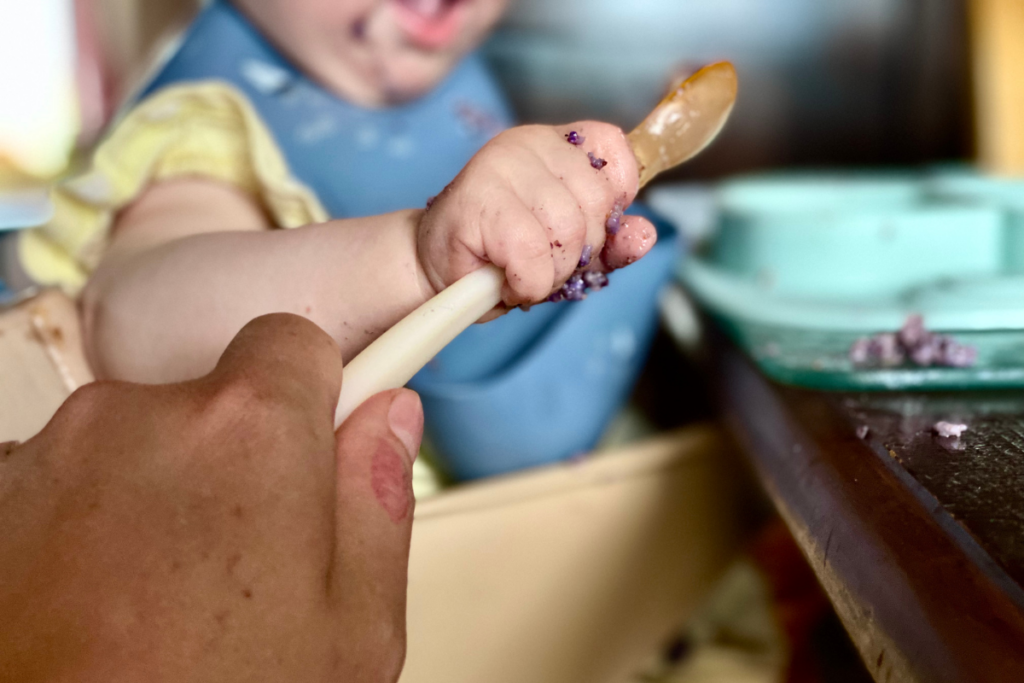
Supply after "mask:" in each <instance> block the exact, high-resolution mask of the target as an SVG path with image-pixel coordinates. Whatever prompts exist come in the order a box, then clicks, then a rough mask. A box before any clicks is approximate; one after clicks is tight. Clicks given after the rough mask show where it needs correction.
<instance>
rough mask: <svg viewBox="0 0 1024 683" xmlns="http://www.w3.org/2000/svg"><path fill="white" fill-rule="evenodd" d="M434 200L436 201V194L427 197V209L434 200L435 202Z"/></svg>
mask: <svg viewBox="0 0 1024 683" xmlns="http://www.w3.org/2000/svg"><path fill="white" fill-rule="evenodd" d="M435 201H437V195H434V196H433V197H431V198H430V199H428V200H427V209H429V208H430V207H432V206H433V205H434V202H435Z"/></svg>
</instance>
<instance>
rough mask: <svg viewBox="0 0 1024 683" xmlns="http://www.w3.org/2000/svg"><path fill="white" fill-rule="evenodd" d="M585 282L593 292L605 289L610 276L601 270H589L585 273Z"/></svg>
mask: <svg viewBox="0 0 1024 683" xmlns="http://www.w3.org/2000/svg"><path fill="white" fill-rule="evenodd" d="M583 282H584V283H586V285H587V287H588V288H590V289H591V290H593V291H595V292H596V291H598V290H599V289H604V288H605V287H607V286H608V276H607V275H605V274H604V273H602V272H601V271H599V270H588V271H587V272H585V273H583Z"/></svg>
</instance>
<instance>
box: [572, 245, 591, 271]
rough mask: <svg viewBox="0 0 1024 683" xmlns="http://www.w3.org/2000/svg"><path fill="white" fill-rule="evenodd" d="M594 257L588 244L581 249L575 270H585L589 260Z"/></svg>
mask: <svg viewBox="0 0 1024 683" xmlns="http://www.w3.org/2000/svg"><path fill="white" fill-rule="evenodd" d="M593 255H594V248H593V247H592V246H590V245H589V244H587V245H585V246H584V247H583V251H582V252H580V263H579V265H578V266H576V267H577V268H586V267H587V266H589V265H590V259H591V257H592V256H593Z"/></svg>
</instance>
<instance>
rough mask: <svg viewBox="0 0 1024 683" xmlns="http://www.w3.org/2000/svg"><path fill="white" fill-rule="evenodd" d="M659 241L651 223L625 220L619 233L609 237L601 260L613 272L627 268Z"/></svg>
mask: <svg viewBox="0 0 1024 683" xmlns="http://www.w3.org/2000/svg"><path fill="white" fill-rule="evenodd" d="M657 241H658V233H657V231H656V230H655V229H654V226H653V225H651V224H650V222H648V221H646V220H644V219H642V218H637V217H635V216H630V217H626V218H623V220H622V227H621V228H620V229H619V231H618V232H617V233H616V234H614V235H609V236H608V239H607V241H606V242H605V244H604V251H603V252H602V253H601V260H602V261H603V262H604V264H605V266H607V267H608V268H609V269H611V270H616V269H618V268H625V267H626V266H628V265H629V264H631V263H635V262H637V261H639V260H640V259H641V258H643V256H644V255H645V254H647V252H649V251H650V250H651V247H653V246H654V244H655V243H656V242H657Z"/></svg>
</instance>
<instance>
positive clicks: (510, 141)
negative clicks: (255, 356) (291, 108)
mask: <svg viewBox="0 0 1024 683" xmlns="http://www.w3.org/2000/svg"><path fill="white" fill-rule="evenodd" d="M570 131H576V132H578V133H579V139H578V140H577V142H578V144H576V143H571V142H569V141H567V139H566V138H567V137H568V136H569V133H570ZM574 139H576V138H574ZM637 190H638V172H637V166H636V160H635V158H634V157H633V153H632V151H631V150H630V147H629V144H628V143H627V141H626V138H625V136H624V135H623V134H622V131H620V130H619V129H618V128H615V127H613V126H610V125H607V124H601V123H594V122H584V123H577V124H573V125H572V126H565V127H551V126H530V127H524V128H516V129H512V130H509V131H507V132H505V133H503V134H501V135H499V136H498V137H497V138H495V139H494V140H493V141H491V142H490V143H488V145H486V146H485V147H484V148H483V149H482V150H481V151H480V152H479V153H478V154H477V155H476V156H475V157H474V158H473V159H472V160H471V161H470V162H469V164H468V165H467V166H466V168H465V169H463V171H462V172H461V173H460V174H459V176H458V177H457V178H456V179H455V180H454V181H453V182H452V183H451V184H450V185H449V186H448V188H446V189H445V191H444V192H443V193H442V194H441V195H440V196H439V197H438V198H437V200H436V201H435V202H434V204H433V205H432V207H431V208H430V209H429V210H427V211H423V210H408V211H400V212H396V213H391V214H385V215H381V216H373V217H369V218H359V219H347V220H336V221H330V222H327V223H323V224H320V225H313V226H308V227H304V228H299V229H296V230H269V229H268V228H269V227H270V224H269V221H268V220H267V218H266V217H265V216H264V215H263V213H262V211H261V209H260V207H259V205H258V204H257V203H256V202H255V201H254V200H252V199H251V198H249V197H248V196H246V195H244V194H242V193H240V192H238V191H236V190H234V189H232V188H230V187H227V186H224V185H219V184H217V183H214V182H210V181H205V180H196V179H191V180H189V179H182V180H176V181H165V182H162V183H160V184H157V185H155V186H153V187H151V188H150V189H149V190H147V191H146V193H145V194H144V195H143V196H142V197H141V198H140V199H139V200H138V201H137V202H136V203H135V204H133V205H132V206H131V207H129V209H128V210H126V211H125V212H123V213H122V215H121V216H120V217H119V219H118V221H117V224H116V226H115V231H114V233H113V241H112V243H111V245H110V248H109V250H108V252H107V253H106V255H105V256H104V259H103V261H102V263H101V264H100V267H99V268H98V270H97V271H96V273H95V274H94V275H93V277H92V279H91V280H90V282H89V283H88V285H87V287H86V289H85V291H84V294H83V316H84V321H85V335H86V340H87V341H86V344H87V349H88V353H89V355H90V359H91V361H92V363H93V366H94V369H95V371H96V373H97V375H99V376H101V377H108V378H116V379H128V380H132V381H136V382H169V381H178V380H184V379H189V378H193V377H198V376H201V375H203V374H205V373H207V372H209V371H210V369H212V368H213V366H214V364H215V363H216V360H217V358H218V357H219V356H220V354H221V353H222V352H223V350H224V348H225V347H226V346H227V344H228V342H229V341H230V340H231V339H232V338H233V337H234V335H235V334H236V333H237V332H238V330H239V329H241V328H242V327H243V326H244V325H245V324H246V323H247V322H249V321H250V320H252V319H253V318H256V317H258V316H260V315H264V314H267V313H274V312H286V313H296V314H298V315H303V316H305V317H307V318H310V319H311V320H313V321H314V322H315V323H317V324H318V325H319V326H320V327H321V328H323V329H324V330H326V331H327V332H328V333H329V334H330V335H331V336H332V337H333V338H334V340H335V341H336V342H337V343H338V345H339V346H340V347H341V351H342V355H343V357H344V358H345V359H346V360H351V359H352V358H353V357H354V356H355V355H356V354H357V353H358V352H359V351H360V350H362V349H363V348H364V347H365V346H366V345H367V344H369V343H370V342H371V341H373V340H374V339H375V338H376V337H377V336H378V335H379V334H380V333H381V332H383V331H384V330H386V329H388V328H389V327H390V326H392V325H393V324H394V323H396V322H397V321H398V320H400V319H401V318H402V317H404V316H405V315H406V314H408V313H409V312H411V311H412V310H414V309H415V308H416V307H417V306H419V305H420V304H422V303H423V302H425V301H426V300H427V299H429V298H430V297H432V296H433V295H434V294H436V293H437V292H438V291H440V290H442V289H444V288H445V287H447V286H448V285H450V284H452V283H453V282H455V281H456V280H458V279H459V278H461V277H462V276H464V275H466V274H467V273H469V272H471V271H473V270H476V269H477V268H480V267H481V266H483V265H484V264H486V263H494V264H495V265H497V266H499V267H501V268H502V269H504V270H505V272H506V276H507V282H506V285H505V288H504V291H503V306H504V307H511V306H517V305H520V304H533V303H538V302H541V301H543V300H544V299H546V298H547V297H548V296H549V295H550V294H551V293H552V292H553V291H555V290H557V289H558V288H560V287H561V286H562V285H563V284H564V283H565V282H566V280H567V279H569V278H570V277H571V276H573V275H574V273H577V272H578V271H579V269H580V268H581V267H582V265H583V264H582V261H581V254H588V255H592V258H591V257H590V256H588V257H587V259H584V260H587V261H589V262H590V263H589V265H588V266H587V267H588V268H589V269H599V270H600V271H601V272H606V271H608V270H612V269H615V268H619V267H622V266H624V265H627V264H629V263H631V262H633V261H635V260H636V259H638V258H640V257H641V256H643V255H644V254H645V253H646V252H647V250H649V249H650V247H651V246H652V245H653V243H654V241H655V239H656V235H655V231H654V228H653V226H651V225H650V223H649V222H647V221H646V220H644V219H642V218H636V217H632V218H628V219H622V220H621V226H620V220H619V218H618V216H619V215H621V209H622V208H624V207H625V206H628V205H629V204H630V203H631V202H632V201H633V198H634V197H635V196H636V193H637ZM609 216H614V217H615V218H614V223H615V226H616V230H613V231H609V229H608V228H607V226H608V225H609ZM613 232H614V234H612V233H613ZM497 313H500V311H497V312H496V314H497Z"/></svg>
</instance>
